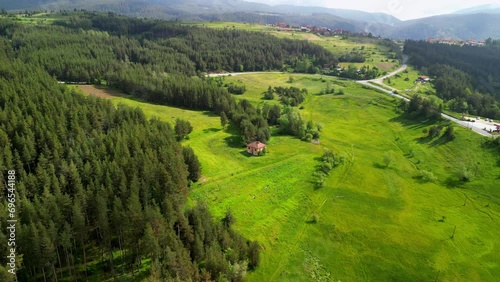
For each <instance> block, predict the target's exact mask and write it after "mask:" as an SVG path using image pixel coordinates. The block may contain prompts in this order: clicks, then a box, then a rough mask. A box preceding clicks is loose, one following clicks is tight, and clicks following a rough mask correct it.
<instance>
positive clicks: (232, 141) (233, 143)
mask: <svg viewBox="0 0 500 282" xmlns="http://www.w3.org/2000/svg"><path fill="white" fill-rule="evenodd" d="M224 141H225V142H226V145H227V146H228V147H230V148H242V147H243V144H242V141H241V137H240V136H236V135H231V136H228V137H226V138H224Z"/></svg>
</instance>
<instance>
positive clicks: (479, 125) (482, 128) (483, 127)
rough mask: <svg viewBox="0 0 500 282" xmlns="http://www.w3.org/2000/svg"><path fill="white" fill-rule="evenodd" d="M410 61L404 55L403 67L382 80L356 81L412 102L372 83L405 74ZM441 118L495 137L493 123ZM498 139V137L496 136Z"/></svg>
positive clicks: (443, 114) (483, 134)
mask: <svg viewBox="0 0 500 282" xmlns="http://www.w3.org/2000/svg"><path fill="white" fill-rule="evenodd" d="M407 60H408V56H406V55H403V65H402V66H401V67H400V68H399V69H397V70H395V71H393V72H391V73H390V74H388V75H386V76H383V77H380V78H375V79H371V80H358V81H356V82H357V83H359V84H362V85H366V86H369V87H371V88H375V89H377V90H380V91H383V92H385V93H387V94H389V95H391V96H394V97H396V98H400V99H403V100H405V101H410V99H408V98H406V97H404V96H401V95H399V94H396V93H394V91H399V90H398V89H395V88H393V87H390V86H387V85H384V87H387V88H390V89H392V91H391V90H387V89H384V88H382V87H379V86H376V85H373V84H372V83H378V84H383V81H384V79H386V78H389V77H392V76H395V75H396V74H398V73H400V72H403V71H404V70H406V69H407V68H408V65H407V64H406V61H407ZM441 116H442V117H443V118H444V119H447V120H449V121H452V122H454V123H456V124H458V125H460V126H462V127H466V128H469V129H471V130H472V131H474V132H476V133H477V134H479V135H482V136H485V137H493V136H495V135H493V134H491V133H489V130H490V129H491V130H493V129H495V127H494V125H493V123H489V124H488V123H483V122H469V121H464V120H459V119H456V118H454V117H452V116H450V115H447V114H445V113H441ZM496 137H498V136H496Z"/></svg>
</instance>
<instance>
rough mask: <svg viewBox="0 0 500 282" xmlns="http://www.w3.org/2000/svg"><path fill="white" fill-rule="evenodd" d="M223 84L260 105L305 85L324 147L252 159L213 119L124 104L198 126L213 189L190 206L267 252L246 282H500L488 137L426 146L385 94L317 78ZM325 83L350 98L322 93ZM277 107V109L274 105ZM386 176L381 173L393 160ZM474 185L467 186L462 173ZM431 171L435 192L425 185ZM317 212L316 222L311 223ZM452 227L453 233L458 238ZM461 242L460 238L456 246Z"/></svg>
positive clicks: (195, 138)
mask: <svg viewBox="0 0 500 282" xmlns="http://www.w3.org/2000/svg"><path fill="white" fill-rule="evenodd" d="M292 76H293V77H294V82H293V83H288V82H287V80H288V79H289V77H290V74H254V75H241V76H235V77H227V78H225V80H226V81H227V82H231V81H240V82H241V83H244V84H245V85H246V87H247V92H246V93H245V94H243V95H240V96H236V97H237V98H238V99H240V98H247V99H249V100H250V101H251V102H252V103H254V104H256V105H257V104H261V103H264V101H263V100H262V99H261V97H262V92H264V91H265V90H266V89H267V87H268V86H269V85H271V86H279V85H281V86H287V87H288V86H292V85H295V86H296V87H300V88H302V87H306V88H308V89H309V93H310V95H309V97H308V98H307V100H306V102H305V103H304V104H303V106H304V109H303V110H301V112H302V115H303V117H305V118H306V119H312V120H313V121H315V122H320V123H322V124H323V126H324V131H323V133H322V136H321V145H314V144H311V143H306V142H303V141H300V140H297V139H295V138H292V137H288V136H273V137H272V139H271V141H270V142H269V144H268V145H269V151H270V152H269V154H267V155H266V156H264V157H250V156H249V155H247V154H246V152H245V148H244V147H242V146H241V138H240V137H239V136H238V135H237V134H235V131H234V128H232V127H229V128H226V129H222V127H221V126H220V120H219V117H218V116H215V115H213V114H211V113H207V112H199V111H189V110H183V109H177V108H173V107H167V106H160V105H151V104H147V103H143V102H140V101H135V100H132V99H128V98H125V97H114V98H111V101H112V102H113V103H115V104H119V103H125V104H127V105H130V106H134V107H135V106H139V107H141V108H142V109H143V110H144V111H145V113H146V114H147V115H149V116H153V115H154V116H158V117H159V118H160V119H162V120H165V121H173V120H174V118H176V117H179V118H183V119H187V120H189V121H190V122H191V123H192V124H193V127H194V131H193V133H191V134H190V140H186V141H184V145H189V146H191V147H193V149H194V150H195V152H196V154H197V155H198V157H199V158H200V161H201V163H202V165H203V174H204V177H205V181H204V182H203V183H197V184H195V185H194V186H193V188H192V191H191V194H190V197H189V202H190V203H191V204H193V203H194V202H195V201H204V202H206V203H207V204H208V206H209V207H210V209H211V211H212V213H213V215H214V216H215V217H216V218H222V216H223V215H224V213H225V211H226V210H227V209H228V208H230V209H231V210H232V211H233V214H234V215H235V217H236V222H235V224H234V227H235V228H236V229H237V230H238V231H239V232H241V233H242V234H243V235H244V236H246V237H247V238H249V239H256V240H258V241H259V242H260V243H261V245H262V253H261V265H260V266H259V267H258V269H257V270H256V271H255V272H251V273H249V275H248V280H249V281H339V280H340V281H362V280H363V281H390V280H393V281H435V280H436V279H437V280H438V281H496V280H497V279H498V277H500V242H499V241H498V234H499V232H500V224H499V222H500V196H499V191H498V188H499V183H500V167H499V164H500V161H499V160H498V156H496V155H495V153H494V151H493V150H492V149H489V148H488V147H485V146H484V145H483V144H484V140H485V139H483V138H482V137H480V136H477V135H476V134H474V133H472V132H469V131H467V130H466V129H462V128H460V127H455V131H456V136H457V137H456V139H455V140H454V141H452V142H445V141H444V140H442V139H434V140H429V139H427V138H424V136H425V134H423V133H422V131H423V130H424V129H428V128H429V127H430V126H431V125H430V124H422V123H420V122H412V121H407V120H405V119H402V118H400V117H399V116H398V115H397V114H396V113H395V112H394V107H395V102H394V99H395V98H392V97H389V96H388V95H384V94H379V93H377V92H374V91H372V90H368V89H365V88H363V86H361V85H358V84H356V83H355V82H350V81H344V80H339V79H335V78H326V79H325V78H322V77H320V76H312V75H298V74H296V75H292ZM327 83H331V86H332V87H333V88H335V89H336V92H337V90H339V89H343V90H344V93H345V94H344V95H331V94H329V95H317V94H318V93H319V92H320V91H321V90H322V89H324V88H325V87H326V84H327ZM278 102H279V101H278V100H277V99H276V100H275V101H271V103H278ZM325 148H328V149H331V150H333V151H334V152H336V153H338V154H341V155H343V156H344V157H345V163H344V164H343V165H342V166H340V167H338V168H335V169H334V170H333V171H332V173H331V175H330V176H329V177H328V178H327V181H326V183H325V186H324V187H323V188H321V189H319V190H314V188H313V183H312V181H313V180H314V178H313V176H312V174H313V172H314V171H315V166H316V165H318V164H319V161H318V157H320V156H321V154H322V152H323V150H324V149H325ZM387 156H388V158H389V159H390V160H391V161H390V164H389V166H388V167H385V165H384V164H383V161H384V159H386V157H387ZM464 170H465V171H467V172H468V173H470V174H471V175H472V180H471V181H469V182H462V181H460V180H459V179H458V178H459V175H460V174H461V173H462V172H463V171H464ZM421 171H431V172H432V173H433V175H434V176H435V177H436V178H437V180H436V181H435V183H432V182H425V181H423V180H422V179H420V178H419V175H420V172H421ZM314 213H315V214H317V215H318V217H319V220H318V222H317V223H313V222H312V221H311V218H312V215H313V214H314ZM455 227H456V231H455V232H454V229H455ZM453 233H454V236H453V239H451V238H450V237H451V236H452V234H453Z"/></svg>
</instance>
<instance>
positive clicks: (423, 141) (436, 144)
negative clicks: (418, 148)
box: [415, 135, 452, 147]
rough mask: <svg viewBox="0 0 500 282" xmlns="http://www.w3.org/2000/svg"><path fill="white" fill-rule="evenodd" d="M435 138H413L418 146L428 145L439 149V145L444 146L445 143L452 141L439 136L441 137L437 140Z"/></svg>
mask: <svg viewBox="0 0 500 282" xmlns="http://www.w3.org/2000/svg"><path fill="white" fill-rule="evenodd" d="M435 138H436V137H431V136H425V137H419V138H415V141H416V142H417V143H419V144H429V147H439V146H441V145H445V144H446V143H448V142H450V141H452V140H450V139H449V138H447V137H446V136H444V135H441V137H439V138H437V139H435Z"/></svg>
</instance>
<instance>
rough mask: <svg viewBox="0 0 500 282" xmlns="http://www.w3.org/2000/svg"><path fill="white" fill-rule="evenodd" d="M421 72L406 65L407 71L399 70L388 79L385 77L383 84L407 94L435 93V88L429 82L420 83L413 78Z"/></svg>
mask: <svg viewBox="0 0 500 282" xmlns="http://www.w3.org/2000/svg"><path fill="white" fill-rule="evenodd" d="M421 75H422V74H421V73H419V72H418V70H416V69H415V68H413V67H410V66H409V67H408V68H407V71H404V72H401V73H399V74H397V75H396V76H393V77H391V78H390V79H385V80H384V84H386V85H389V86H391V87H393V88H396V89H398V90H400V92H401V93H406V94H408V95H415V94H425V95H435V94H436V90H435V89H434V87H432V84H431V83H420V82H418V83H417V82H415V80H416V79H417V78H418V77H419V76H421Z"/></svg>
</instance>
